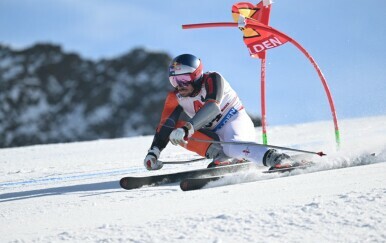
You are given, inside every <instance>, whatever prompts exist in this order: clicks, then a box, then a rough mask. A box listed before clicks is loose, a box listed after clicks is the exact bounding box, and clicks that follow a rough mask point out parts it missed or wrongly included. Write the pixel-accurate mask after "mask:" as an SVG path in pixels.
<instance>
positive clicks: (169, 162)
mask: <svg viewBox="0 0 386 243" xmlns="http://www.w3.org/2000/svg"><path fill="white" fill-rule="evenodd" d="M206 159H207V158H204V157H203V158H197V159H191V160H180V161H161V162H162V164H170V165H172V164H189V163H194V162H199V161H202V160H206Z"/></svg>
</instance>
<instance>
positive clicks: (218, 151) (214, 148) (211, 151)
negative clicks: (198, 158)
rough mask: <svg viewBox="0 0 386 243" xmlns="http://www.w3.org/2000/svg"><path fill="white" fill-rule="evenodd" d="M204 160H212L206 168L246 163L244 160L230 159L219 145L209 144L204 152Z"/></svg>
mask: <svg viewBox="0 0 386 243" xmlns="http://www.w3.org/2000/svg"><path fill="white" fill-rule="evenodd" d="M205 157H206V158H208V159H213V160H212V162H210V163H209V164H208V166H207V168H213V167H218V166H224V165H233V164H238V163H243V162H246V160H244V159H236V158H231V157H229V156H227V155H225V153H224V151H223V149H222V146H221V145H220V144H215V143H213V144H211V145H210V146H209V147H208V150H207V152H206V156H205Z"/></svg>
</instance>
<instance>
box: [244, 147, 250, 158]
mask: <svg viewBox="0 0 386 243" xmlns="http://www.w3.org/2000/svg"><path fill="white" fill-rule="evenodd" d="M243 153H244V155H245V156H246V157H248V155H249V154H250V153H251V151H249V147H247V148H246V149H244V150H243Z"/></svg>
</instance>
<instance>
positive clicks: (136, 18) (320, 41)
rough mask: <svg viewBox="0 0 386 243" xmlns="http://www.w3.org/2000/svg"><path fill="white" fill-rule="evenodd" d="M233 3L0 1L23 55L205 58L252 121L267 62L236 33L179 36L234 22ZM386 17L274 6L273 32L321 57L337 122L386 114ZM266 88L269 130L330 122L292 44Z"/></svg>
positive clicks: (381, 5) (376, 6)
mask: <svg viewBox="0 0 386 243" xmlns="http://www.w3.org/2000/svg"><path fill="white" fill-rule="evenodd" d="M236 2H237V1H230V0H221V1H220V0H216V1H215V0H211V1H207V0H196V1H189V2H188V1H181V0H165V1H150V0H130V1H126V0H109V1H103V0H82V1H77V0H55V1H51V0H1V1H0V43H1V44H3V45H8V46H10V47H12V48H17V49H22V48H26V47H29V46H31V45H33V44H35V43H38V42H39V43H53V44H59V45H61V46H62V47H63V49H64V50H65V51H67V52H77V53H78V54H80V55H81V56H82V57H84V58H88V59H92V60H99V59H102V58H114V57H118V56H120V55H124V54H125V53H127V52H129V51H130V50H131V49H133V48H136V47H144V48H146V49H147V50H149V51H156V52H166V53H168V54H170V55H171V56H176V55H179V54H182V53H191V54H194V55H196V56H198V57H200V58H201V59H202V61H203V64H204V69H205V70H206V71H218V72H220V73H221V74H222V75H223V76H224V77H225V78H226V79H227V81H228V82H229V83H230V84H231V85H232V87H233V88H234V89H235V90H236V91H237V92H238V94H239V96H240V98H241V100H242V101H243V103H244V105H245V107H246V108H247V110H248V112H249V113H252V114H255V115H260V114H261V112H260V110H261V108H260V107H261V103H260V60H258V59H254V58H251V57H249V53H248V50H247V48H246V47H245V45H244V43H243V41H242V33H241V32H240V31H239V30H238V29H237V28H210V29H195V30H183V29H182V28H181V25H182V24H191V23H203V22H231V21H233V20H232V16H231V7H232V5H233V4H234V3H236ZM256 3H257V2H256ZM385 11H386V1H384V0H373V1H366V2H364V1H352V0H351V1H350V0H340V1H334V0H323V1H322V0H313V1H309V0H291V1H289V0H276V1H274V4H273V6H272V10H271V18H270V25H271V26H272V27H274V28H276V29H278V30H280V31H282V32H284V33H286V34H287V35H289V36H290V37H292V38H293V39H295V40H296V41H297V42H299V43H300V44H301V45H302V46H303V47H304V48H305V49H307V51H308V52H309V53H310V54H311V55H312V56H313V57H314V59H315V60H316V62H317V63H318V65H319V67H320V68H321V70H322V71H323V74H324V76H325V78H326V79H327V83H328V85H329V88H330V90H331V93H332V96H333V99H334V102H335V106H336V111H337V116H338V120H339V119H344V118H355V117H364V116H377V115H384V114H386V101H385V100H386V99H385V96H386V82H385V81H386V80H385V79H386V78H385V77H386V68H385V66H386V56H385V53H386V47H385V45H384V43H385V41H386V27H385V23H386V15H385ZM266 79H267V90H266V95H267V97H266V103H267V104H266V105H267V123H268V126H269V125H280V124H295V123H304V122H312V121H319V120H331V121H332V116H331V111H330V108H329V104H328V100H327V96H326V93H325V91H324V89H323V86H322V84H321V81H320V79H319V77H318V75H317V73H316V72H315V70H314V68H313V67H312V65H311V64H310V62H309V61H308V59H306V57H305V56H304V55H303V54H302V53H301V52H299V51H298V49H297V48H296V47H294V46H293V45H292V44H290V43H287V44H285V45H283V46H280V47H278V48H275V49H272V50H269V52H268V56H267V73H266ZM154 92H156V90H155V91H154ZM331 124H333V123H332V122H331Z"/></svg>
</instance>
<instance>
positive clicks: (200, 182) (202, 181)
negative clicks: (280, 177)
mask: <svg viewBox="0 0 386 243" xmlns="http://www.w3.org/2000/svg"><path fill="white" fill-rule="evenodd" d="M312 165H314V163H312V162H308V161H307V162H305V161H303V162H299V163H297V164H296V165H294V166H290V167H286V168H280V169H276V168H271V169H269V170H265V171H262V173H284V172H290V171H293V170H297V169H305V168H308V167H310V166H312ZM225 177H226V175H217V176H208V177H200V178H186V179H183V180H182V181H181V183H180V188H181V190H183V191H192V190H198V189H202V188H203V187H205V186H206V185H207V184H208V183H209V182H213V181H218V180H220V179H223V178H225Z"/></svg>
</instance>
